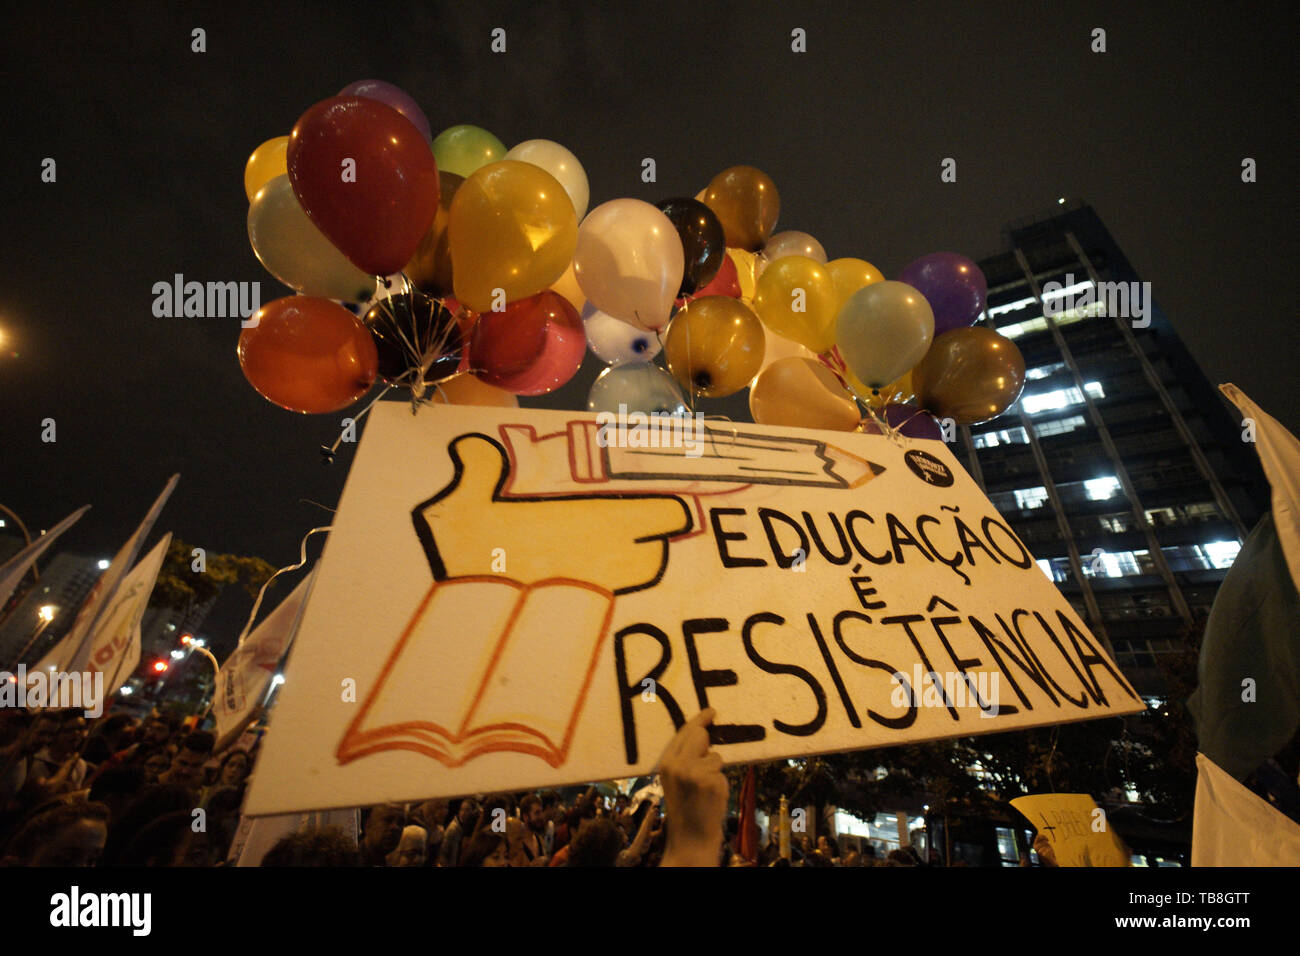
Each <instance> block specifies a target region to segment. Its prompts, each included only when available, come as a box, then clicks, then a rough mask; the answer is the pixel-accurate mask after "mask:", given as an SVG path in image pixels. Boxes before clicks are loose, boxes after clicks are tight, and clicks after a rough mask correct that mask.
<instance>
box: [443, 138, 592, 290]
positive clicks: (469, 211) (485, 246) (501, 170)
mask: <svg viewBox="0 0 1300 956" xmlns="http://www.w3.org/2000/svg"><path fill="white" fill-rule="evenodd" d="M447 235H448V240H449V243H450V246H451V263H452V277H453V279H454V280H455V287H456V298H458V299H460V300H461V301H462V302H464V303H465V304H466V305H467V306H469V307H470V308H471V309H474V310H475V311H476V312H488V311H490V310H491V309H492V307H493V306H494V305H495V304H497V300H496V290H497V289H501V290H503V291H504V293H505V298H506V301H507V302H516V301H518V300H520V299H526V298H528V297H529V296H533V295H536V294H537V293H539V292H541V291H542V290H543V289H545V288H546V287H547V286H549V285H550V284H551V283H552V282H554V281H555V280H556V279H558V278H560V276H562V275H563V274H564V270H565V267H566V266H568V264H569V263H570V262H571V261H572V260H573V251H574V248H575V247H576V245H577V242H578V220H577V217H576V216H575V215H574V214H573V203H572V202H570V201H569V196H568V194H567V193H566V192H565V191H564V189H563V188H562V187H561V186H560V184H559V183H557V182H556V181H555V177H554V176H552V175H551V174H550V173H548V172H547V171H546V170H544V169H542V168H540V167H538V166H534V165H532V164H531V163H521V162H517V161H515V160H513V159H508V160H502V161H501V162H499V163H492V164H491V165H489V166H484V167H483V168H482V169H480V170H478V171H477V172H475V173H473V174H471V175H470V176H469V178H467V179H466V180H465V181H464V182H463V183H461V186H460V188H459V189H457V190H456V195H455V197H454V198H453V199H452V201H451V210H450V212H449V213H448V217H447Z"/></svg>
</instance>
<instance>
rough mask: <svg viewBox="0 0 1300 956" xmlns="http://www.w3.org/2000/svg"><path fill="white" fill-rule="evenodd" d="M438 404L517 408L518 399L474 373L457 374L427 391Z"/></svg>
mask: <svg viewBox="0 0 1300 956" xmlns="http://www.w3.org/2000/svg"><path fill="white" fill-rule="evenodd" d="M429 395H430V396H431V397H432V398H433V401H434V403H435V404H438V405H489V406H496V407H499V408H518V407H519V399H517V398H515V397H514V396H513V395H511V394H510V393H509V392H507V391H506V390H505V389H504V388H497V387H496V386H495V385H489V384H488V383H487V382H484V381H483V380H481V379H479V378H478V377H476V376H474V375H457V376H456V377H455V378H449V379H447V380H446V381H443V382H439V383H438V384H437V386H436V387H435V388H434V389H433V390H432V391H431V392H430V393H429Z"/></svg>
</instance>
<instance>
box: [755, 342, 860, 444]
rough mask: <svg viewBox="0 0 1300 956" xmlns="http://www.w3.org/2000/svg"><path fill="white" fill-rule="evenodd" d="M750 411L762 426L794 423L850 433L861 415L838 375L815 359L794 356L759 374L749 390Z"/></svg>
mask: <svg viewBox="0 0 1300 956" xmlns="http://www.w3.org/2000/svg"><path fill="white" fill-rule="evenodd" d="M749 414H750V415H751V416H752V417H753V419H754V421H756V422H758V423H759V424H760V425H793V426H795V427H796V428H825V429H829V430H831V431H840V432H851V431H853V430H854V429H856V428H857V427H858V423H859V421H860V420H861V415H860V414H859V412H858V403H857V402H855V401H854V400H853V399H852V398H851V397H850V396H849V393H848V392H846V391H845V390H844V386H843V385H841V384H840V383H839V381H838V380H836V378H835V375H834V374H833V373H832V372H831V370H830V369H828V368H827V367H826V366H825V365H823V364H822V363H821V362H819V361H817V360H816V359H808V358H802V357H800V356H797V355H796V356H792V357H790V358H783V359H779V360H777V361H776V362H773V363H772V364H771V365H769V366H768V367H767V368H765V369H763V371H761V372H759V373H758V378H756V379H755V380H754V384H753V387H751V388H750V390H749Z"/></svg>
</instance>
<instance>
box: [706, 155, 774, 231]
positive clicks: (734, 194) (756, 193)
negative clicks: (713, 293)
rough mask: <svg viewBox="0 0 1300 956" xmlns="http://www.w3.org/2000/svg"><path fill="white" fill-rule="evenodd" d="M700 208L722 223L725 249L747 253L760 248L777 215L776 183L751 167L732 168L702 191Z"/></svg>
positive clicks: (720, 174) (714, 179) (725, 170)
mask: <svg viewBox="0 0 1300 956" xmlns="http://www.w3.org/2000/svg"><path fill="white" fill-rule="evenodd" d="M704 205H706V206H708V207H709V208H710V209H712V210H713V212H714V214H715V215H716V216H717V217H718V220H719V221H720V222H721V223H722V230H723V232H724V233H726V236H727V245H729V246H733V247H735V248H738V249H745V250H747V251H749V252H757V251H758V250H759V249H762V248H763V244H764V243H765V242H767V239H768V236H770V235H772V230H773V229H775V228H776V220H777V217H778V216H780V214H781V197H780V195H779V194H778V193H777V191H776V183H774V182H772V178H771V177H770V176H768V175H767V173H765V172H763V171H762V170H761V169H755V168H754V167H753V166H732V167H730V168H729V169H724V170H723V171H722V172H720V173H718V175H716V176H714V177H713V180H712V181H711V182H710V183H709V185H708V186H707V187H706V188H705V190H704Z"/></svg>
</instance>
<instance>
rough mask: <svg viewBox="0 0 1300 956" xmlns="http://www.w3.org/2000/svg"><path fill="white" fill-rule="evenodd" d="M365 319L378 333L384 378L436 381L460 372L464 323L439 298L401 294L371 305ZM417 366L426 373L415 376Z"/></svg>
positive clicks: (403, 381) (401, 382)
mask: <svg viewBox="0 0 1300 956" xmlns="http://www.w3.org/2000/svg"><path fill="white" fill-rule="evenodd" d="M365 322H366V327H367V328H368V329H370V333H371V335H373V336H374V337H375V348H376V350H377V351H378V354H379V377H380V378H382V379H383V380H384V381H385V382H388V383H390V384H399V385H407V386H414V385H415V383H416V382H417V381H419V382H424V383H433V382H438V381H441V380H442V379H445V378H447V377H449V376H451V375H455V374H456V372H457V371H459V370H460V364H461V357H462V342H463V340H462V338H461V331H460V326H459V325H458V324H457V322H456V319H455V316H454V315H453V314H452V312H451V311H450V310H449V309H447V308H445V307H444V306H443V304H442V303H441V302H438V301H437V300H436V299H431V298H429V296H427V295H425V294H424V293H422V292H401V293H398V294H397V295H393V296H389V297H388V298H385V299H380V300H379V301H378V302H376V303H375V304H374V305H372V306H371V307H370V311H368V312H367V313H366V318H365ZM415 370H423V372H422V374H419V375H417V374H416V371H415ZM416 390H417V391H420V392H421V393H423V389H419V388H417V389H416Z"/></svg>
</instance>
